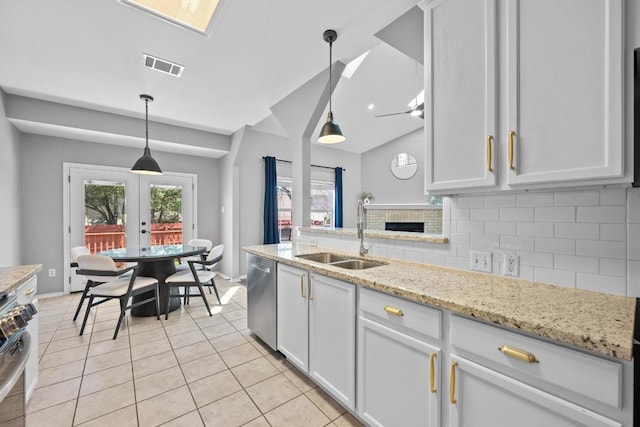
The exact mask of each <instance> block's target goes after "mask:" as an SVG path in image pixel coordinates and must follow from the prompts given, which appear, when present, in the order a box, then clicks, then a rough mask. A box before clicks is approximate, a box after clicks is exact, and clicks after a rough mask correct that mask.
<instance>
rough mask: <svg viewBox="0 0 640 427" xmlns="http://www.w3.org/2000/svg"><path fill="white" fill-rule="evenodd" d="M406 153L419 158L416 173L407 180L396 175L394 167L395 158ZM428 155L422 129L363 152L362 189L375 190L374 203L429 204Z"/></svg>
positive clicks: (373, 191) (372, 191)
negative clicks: (426, 190) (426, 163)
mask: <svg viewBox="0 0 640 427" xmlns="http://www.w3.org/2000/svg"><path fill="white" fill-rule="evenodd" d="M403 152H405V153H409V154H412V155H413V157H415V158H416V160H417V161H418V170H417V172H416V174H415V175H414V176H413V177H412V178H410V179H407V180H401V179H398V178H396V177H395V176H393V174H392V173H391V167H390V164H391V159H393V158H394V157H395V156H396V155H397V154H399V153H403ZM424 156H425V142H424V129H422V128H420V129H418V130H416V131H414V132H411V133H409V134H407V135H404V136H401V137H400V138H397V139H394V140H393V141H389V142H387V143H386V144H383V145H381V146H379V147H376V148H374V149H372V150H369V151H367V152H365V153H362V186H363V188H362V189H363V190H366V191H370V192H371V193H373V195H374V199H373V203H426V196H425V195H424Z"/></svg>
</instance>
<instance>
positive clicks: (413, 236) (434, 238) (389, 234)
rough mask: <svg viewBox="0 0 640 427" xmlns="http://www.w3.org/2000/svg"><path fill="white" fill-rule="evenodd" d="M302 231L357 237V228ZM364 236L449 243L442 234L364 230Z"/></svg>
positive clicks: (311, 228) (304, 228)
mask: <svg viewBox="0 0 640 427" xmlns="http://www.w3.org/2000/svg"><path fill="white" fill-rule="evenodd" d="M300 230H302V231H304V232H306V233H318V234H322V233H324V234H337V235H342V236H355V235H357V232H356V229H355V228H314V227H301V228H300ZM364 236H365V237H374V238H380V239H391V240H407V241H410V242H430V243H449V238H448V237H445V236H443V235H441V234H423V233H408V232H407V233H404V232H401V231H386V230H364Z"/></svg>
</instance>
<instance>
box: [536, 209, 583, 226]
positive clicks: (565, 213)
mask: <svg viewBox="0 0 640 427" xmlns="http://www.w3.org/2000/svg"><path fill="white" fill-rule="evenodd" d="M575 220H576V208H575V207H574V206H553V207H543V208H535V221H536V222H575Z"/></svg>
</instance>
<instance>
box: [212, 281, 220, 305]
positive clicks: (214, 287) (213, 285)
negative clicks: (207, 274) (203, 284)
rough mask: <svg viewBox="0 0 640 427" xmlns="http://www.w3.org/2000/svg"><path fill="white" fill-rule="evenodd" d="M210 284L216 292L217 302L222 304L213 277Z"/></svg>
mask: <svg viewBox="0 0 640 427" xmlns="http://www.w3.org/2000/svg"><path fill="white" fill-rule="evenodd" d="M211 286H212V287H213V290H214V291H215V292H216V298H218V304H219V305H222V301H220V295H218V288H217V287H216V281H215V280H214V279H211ZM209 290H211V289H209Z"/></svg>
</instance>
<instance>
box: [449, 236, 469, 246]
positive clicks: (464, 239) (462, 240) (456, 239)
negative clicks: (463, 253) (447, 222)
mask: <svg viewBox="0 0 640 427" xmlns="http://www.w3.org/2000/svg"><path fill="white" fill-rule="evenodd" d="M450 240H451V242H453V243H455V244H456V245H466V246H469V242H470V241H471V234H470V233H451V238H450Z"/></svg>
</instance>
